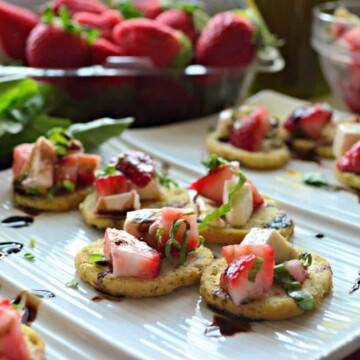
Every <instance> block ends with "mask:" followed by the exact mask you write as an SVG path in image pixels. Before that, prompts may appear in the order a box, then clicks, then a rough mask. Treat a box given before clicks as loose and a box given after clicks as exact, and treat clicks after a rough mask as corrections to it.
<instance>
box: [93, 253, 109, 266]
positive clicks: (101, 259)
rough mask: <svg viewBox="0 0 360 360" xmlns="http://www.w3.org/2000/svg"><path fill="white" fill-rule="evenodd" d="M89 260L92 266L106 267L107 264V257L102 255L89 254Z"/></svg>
mask: <svg viewBox="0 0 360 360" xmlns="http://www.w3.org/2000/svg"><path fill="white" fill-rule="evenodd" d="M88 260H89V262H90V263H91V264H95V265H104V264H105V263H107V260H106V257H105V256H104V255H101V254H89V255H88Z"/></svg>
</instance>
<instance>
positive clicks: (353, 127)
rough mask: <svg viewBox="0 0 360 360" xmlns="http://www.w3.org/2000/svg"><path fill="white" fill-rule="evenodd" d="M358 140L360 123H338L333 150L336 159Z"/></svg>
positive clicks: (359, 137)
mask: <svg viewBox="0 0 360 360" xmlns="http://www.w3.org/2000/svg"><path fill="white" fill-rule="evenodd" d="M359 140H360V124H359V123H351V122H346V123H342V124H339V126H338V127H337V129H336V133H335V138H334V144H333V151H334V155H335V157H336V158H337V159H338V158H340V157H341V156H342V155H344V154H345V153H346V151H348V150H349V149H350V148H351V147H352V146H353V145H354V144H355V143H356V142H358V141H359Z"/></svg>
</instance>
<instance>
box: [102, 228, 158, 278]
mask: <svg viewBox="0 0 360 360" xmlns="http://www.w3.org/2000/svg"><path fill="white" fill-rule="evenodd" d="M104 255H105V257H106V258H107V259H108V260H109V262H110V267H111V268H112V273H113V275H114V276H115V277H137V278H143V279H153V278H155V277H157V276H158V274H159V271H160V261H161V254H160V253H159V252H157V251H156V250H154V249H152V248H151V247H150V246H149V245H147V244H146V243H145V242H143V241H140V240H139V239H137V238H135V237H134V236H132V235H131V234H129V233H127V232H125V231H124V230H117V229H106V231H105V237H104Z"/></svg>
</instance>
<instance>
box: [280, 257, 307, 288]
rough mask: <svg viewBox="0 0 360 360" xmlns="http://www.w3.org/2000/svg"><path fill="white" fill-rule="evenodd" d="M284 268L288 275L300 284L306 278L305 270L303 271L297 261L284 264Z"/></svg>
mask: <svg viewBox="0 0 360 360" xmlns="http://www.w3.org/2000/svg"><path fill="white" fill-rule="evenodd" d="M284 266H285V268H286V270H287V271H288V272H289V273H290V275H291V276H292V277H293V278H294V279H295V280H296V281H298V282H299V283H300V284H302V283H303V282H304V281H305V278H306V270H305V269H304V267H303V265H302V264H301V261H300V260H298V259H294V260H289V261H285V262H284Z"/></svg>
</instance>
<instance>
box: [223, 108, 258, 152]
mask: <svg viewBox="0 0 360 360" xmlns="http://www.w3.org/2000/svg"><path fill="white" fill-rule="evenodd" d="M263 138H264V128H263V121H262V120H261V119H260V117H254V116H251V115H247V116H244V117H241V118H239V119H237V120H236V121H235V122H234V124H233V126H232V128H231V130H230V136H229V142H230V143H231V144H232V145H233V146H235V147H237V148H239V149H243V150H246V151H251V152H254V151H259V150H260V149H261V145H262V141H263Z"/></svg>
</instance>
